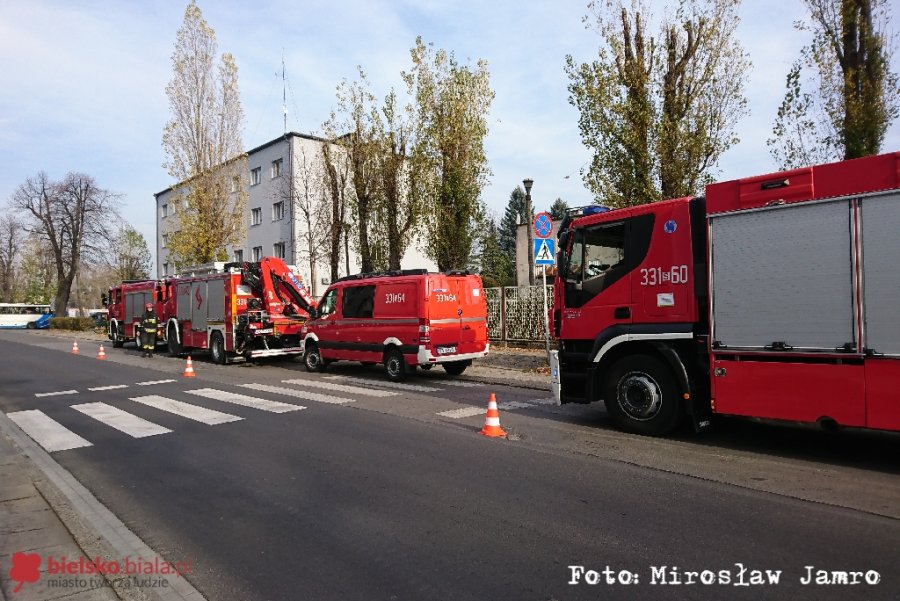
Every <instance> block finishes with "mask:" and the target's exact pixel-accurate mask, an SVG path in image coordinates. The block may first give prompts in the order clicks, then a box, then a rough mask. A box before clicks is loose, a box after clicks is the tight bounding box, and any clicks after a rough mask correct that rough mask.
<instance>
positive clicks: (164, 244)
mask: <svg viewBox="0 0 900 601" xmlns="http://www.w3.org/2000/svg"><path fill="white" fill-rule="evenodd" d="M167 246H169V234H163V235H162V247H163V248H166V247H167Z"/></svg>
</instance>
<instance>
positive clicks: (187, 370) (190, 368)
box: [181, 357, 197, 378]
mask: <svg viewBox="0 0 900 601" xmlns="http://www.w3.org/2000/svg"><path fill="white" fill-rule="evenodd" d="M181 375H182V376H184V377H185V378H195V377H196V376H197V374H195V373H194V363H193V362H192V361H191V358H190V357H188V358H187V365H185V366H184V373H183V374H181Z"/></svg>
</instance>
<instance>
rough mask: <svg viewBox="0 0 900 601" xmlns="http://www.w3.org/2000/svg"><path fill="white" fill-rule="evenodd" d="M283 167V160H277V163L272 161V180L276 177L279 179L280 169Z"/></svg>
mask: <svg viewBox="0 0 900 601" xmlns="http://www.w3.org/2000/svg"><path fill="white" fill-rule="evenodd" d="M282 165H284V159H278V160H277V161H272V179H275V178H276V177H281V167H282Z"/></svg>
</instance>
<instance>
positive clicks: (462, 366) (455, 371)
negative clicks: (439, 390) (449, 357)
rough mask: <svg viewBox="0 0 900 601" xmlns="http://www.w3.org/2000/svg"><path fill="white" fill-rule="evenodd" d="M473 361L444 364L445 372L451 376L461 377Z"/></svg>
mask: <svg viewBox="0 0 900 601" xmlns="http://www.w3.org/2000/svg"><path fill="white" fill-rule="evenodd" d="M471 363H472V362H471V361H450V362H449V363H444V364H443V365H444V371H445V372H447V373H448V374H450V375H451V376H459V375H461V374H462V372H464V371H466V368H467V367H469V365H470V364H471Z"/></svg>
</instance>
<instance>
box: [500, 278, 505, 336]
mask: <svg viewBox="0 0 900 601" xmlns="http://www.w3.org/2000/svg"><path fill="white" fill-rule="evenodd" d="M500 340H501V341H502V342H503V343H504V344H506V286H500Z"/></svg>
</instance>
